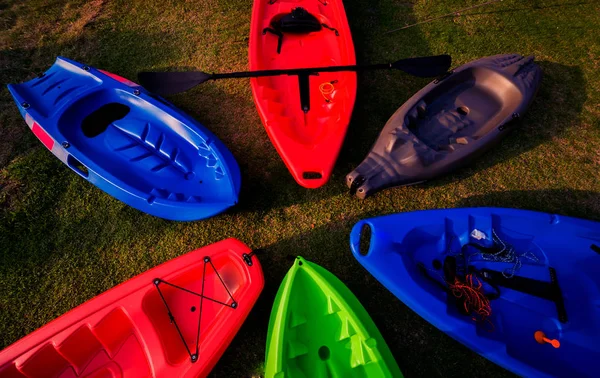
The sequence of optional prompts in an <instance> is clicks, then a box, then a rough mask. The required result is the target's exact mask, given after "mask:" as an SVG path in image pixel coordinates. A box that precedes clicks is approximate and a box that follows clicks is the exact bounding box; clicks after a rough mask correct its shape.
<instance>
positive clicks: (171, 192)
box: [8, 57, 240, 220]
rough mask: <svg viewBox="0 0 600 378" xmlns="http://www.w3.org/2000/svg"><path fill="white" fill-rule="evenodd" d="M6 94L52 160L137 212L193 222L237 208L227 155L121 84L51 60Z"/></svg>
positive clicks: (210, 138) (204, 133) (235, 173)
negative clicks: (44, 68) (37, 74)
mask: <svg viewBox="0 0 600 378" xmlns="http://www.w3.org/2000/svg"><path fill="white" fill-rule="evenodd" d="M8 89H9V91H10V93H11V94H12V96H13V97H14V100H15V102H16V104H17V106H18V108H19V111H20V112H21V115H22V116H23V118H25V121H26V122H27V125H29V127H30V128H31V129H32V132H33V133H34V134H35V135H36V136H37V137H38V138H39V139H40V140H41V141H42V143H43V144H44V145H45V146H46V147H47V148H48V149H49V150H50V151H51V152H52V153H53V154H54V155H55V156H56V157H57V158H59V159H60V160H61V161H62V162H63V163H65V164H67V165H68V166H69V167H70V168H71V169H72V170H73V171H75V172H76V173H77V174H78V175H80V176H82V177H83V178H85V179H86V180H88V181H89V182H91V183H92V184H94V185H96V186H97V187H98V188H100V189H102V190H103V191H105V192H106V193H108V194H110V195H112V196H113V197H115V198H117V199H119V200H121V201H123V202H125V203H126V204H128V205H130V206H133V207H135V208H136V209H138V210H141V211H143V212H146V213H148V214H152V215H155V216H157V217H161V218H167V219H173V220H197V219H203V218H208V217H210V216H213V215H215V214H218V213H220V212H222V211H224V210H225V209H227V208H228V207H230V206H233V205H234V204H236V203H237V200H238V193H239V190H240V172H239V167H238V165H237V162H236V161H235V159H234V158H233V155H231V153H230V152H229V150H227V148H226V147H225V146H224V145H223V144H222V143H221V142H220V141H219V140H217V139H216V137H215V136H214V135H213V134H212V133H211V132H210V131H208V130H207V129H206V128H205V127H203V126H202V125H200V124H199V123H197V122H195V121H194V120H192V119H191V118H190V117H189V116H187V115H185V114H183V113H182V112H181V111H179V110H177V109H175V108H174V107H173V105H171V104H170V103H168V102H166V101H165V100H164V99H162V98H160V97H157V96H155V95H153V94H151V93H149V92H147V91H146V90H145V89H144V88H142V87H140V86H138V85H136V84H135V83H133V82H131V81H129V80H127V79H124V78H121V77H119V76H117V75H114V74H111V73H108V72H105V71H101V70H97V69H95V68H92V67H88V66H85V65H83V64H80V63H77V62H74V61H71V60H68V59H66V58H62V57H59V58H57V59H56V62H55V63H54V65H53V66H52V67H50V69H49V70H48V71H46V73H45V74H44V75H43V76H40V77H38V78H35V79H33V80H31V81H28V82H26V83H23V84H10V85H9V86H8Z"/></svg>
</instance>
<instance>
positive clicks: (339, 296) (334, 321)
mask: <svg viewBox="0 0 600 378" xmlns="http://www.w3.org/2000/svg"><path fill="white" fill-rule="evenodd" d="M265 375H266V377H351V376H352V377H365V376H373V377H392V376H393V377H399V376H401V375H402V374H401V373H400V370H399V369H398V367H397V365H396V362H395V361H394V359H393V357H392V355H391V352H390V351H389V349H388V348H387V345H386V344H385V341H384V340H383V338H382V336H381V334H380V333H379V331H378V330H377V328H376V326H375V324H374V323H373V321H372V320H371V318H370V317H369V316H368V314H367V312H366V311H365V309H364V308H363V307H362V305H361V304H360V303H359V302H358V300H357V299H356V297H354V295H353V294H352V293H351V292H350V291H349V290H348V288H347V287H346V286H344V284H343V283H342V282H341V281H339V280H338V279H337V278H336V277H335V276H333V275H332V274H331V273H329V272H328V271H326V270H325V269H323V268H321V267H319V266H318V265H316V264H313V263H310V262H308V261H306V260H304V259H303V258H301V257H298V258H297V259H296V262H295V263H294V265H293V266H292V268H291V269H290V271H289V272H288V274H287V275H286V277H285V278H284V280H283V282H282V284H281V286H280V289H279V291H278V293H277V297H276V299H275V303H274V305H273V311H272V313H271V320H270V323H269V333H268V339H267V362H266V373H265Z"/></svg>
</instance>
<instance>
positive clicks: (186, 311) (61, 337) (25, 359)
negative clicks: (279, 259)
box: [0, 239, 264, 378]
mask: <svg viewBox="0 0 600 378" xmlns="http://www.w3.org/2000/svg"><path fill="white" fill-rule="evenodd" d="M263 285H264V278H263V273H262V269H261V266H260V263H259V262H258V260H257V259H256V258H255V257H253V255H252V252H251V250H250V249H249V248H248V247H247V246H246V245H245V244H243V243H242V242H240V241H238V240H236V239H227V240H223V241H221V242H218V243H215V244H212V245H209V246H207V247H204V248H200V249H197V250H195V251H192V252H190V253H187V254H185V255H183V256H181V257H179V258H176V259H174V260H172V261H169V262H166V263H164V264H162V265H160V266H158V267H156V268H154V269H151V270H149V271H147V272H145V273H142V274H140V275H139V276H137V277H134V278H132V279H130V280H129V281H127V282H125V283H123V284H121V285H119V286H117V287H114V288H112V289H110V290H109V291H107V292H105V293H103V294H101V295H99V296H97V297H96V298H94V299H92V300H90V301H88V302H86V303H84V304H82V305H81V306H79V307H77V308H75V309H73V310H71V311H70V312H68V313H66V314H65V315H63V316H61V317H59V318H58V319H55V320H54V321H52V322H50V323H48V324H46V325H45V326H43V327H42V328H40V329H38V330H36V331H35V332H33V333H31V334H29V335H28V336H26V337H24V338H23V339H21V340H19V341H17V342H16V343H15V344H13V345H11V346H9V347H8V348H6V349H4V350H3V351H2V352H0V377H1V378H8V377H10V378H15V377H28V378H31V377H60V378H67V377H96V378H100V377H203V376H206V375H207V374H208V373H209V372H210V370H211V369H212V368H213V367H214V365H215V364H216V362H217V361H218V360H219V358H220V357H221V355H222V354H223V352H224V351H225V349H226V348H227V346H228V345H229V343H230V342H231V340H232V339H233V337H234V336H235V334H236V333H237V331H238V330H239V328H240V326H241V325H242V323H243V322H244V320H245V319H246V317H247V316H248V314H249V312H250V310H251V309H252V306H253V305H254V303H255V302H256V300H257V298H258V296H259V294H260V292H261V290H262V288H263Z"/></svg>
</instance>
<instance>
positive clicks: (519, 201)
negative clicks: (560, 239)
mask: <svg viewBox="0 0 600 378" xmlns="http://www.w3.org/2000/svg"><path fill="white" fill-rule="evenodd" d="M481 206H491V207H514V208H517V209H525V210H536V211H542V212H546V213H555V214H560V215H567V216H572V217H578V218H587V219H591V220H600V193H598V192H592V191H589V190H575V189H545V190H514V191H507V192H491V193H486V194H482V195H478V196H473V197H469V198H465V199H463V200H461V201H460V202H459V203H458V207H481Z"/></svg>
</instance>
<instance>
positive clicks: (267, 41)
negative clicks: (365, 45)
mask: <svg viewBox="0 0 600 378" xmlns="http://www.w3.org/2000/svg"><path fill="white" fill-rule="evenodd" d="M249 60H250V70H268V69H285V68H305V67H325V66H335V65H353V64H355V63H356V58H355V56H354V45H353V43H352V36H351V34H350V28H349V26H348V21H347V19H346V13H345V11H344V6H343V4H342V1H341V0H255V1H254V6H253V10H252V23H251V25H250V56H249ZM250 82H251V86H252V93H253V95H254V102H255V104H256V107H257V109H258V113H259V114H260V117H261V119H262V122H263V124H264V125H265V128H266V129H267V133H268V134H269V137H270V138H271V141H272V142H273V144H274V145H275V148H276V149H277V152H279V155H281V158H282V159H283V161H284V162H285V164H286V165H287V167H288V169H289V170H290V172H291V173H292V175H293V176H294V179H295V180H296V181H297V182H298V183H299V184H300V185H302V186H304V187H306V188H318V187H320V186H322V185H323V184H325V183H326V182H327V180H328V179H329V177H330V175H331V171H332V169H333V166H334V164H335V161H336V159H337V156H338V154H339V152H340V148H341V146H342V142H343V141H344V137H345V135H346V129H347V128H348V123H349V122H350V116H351V114H352V109H353V107H354V100H355V99H356V73H354V72H330V73H320V74H319V75H311V76H306V77H304V78H303V77H302V76H300V77H298V76H273V77H262V78H255V79H251V81H250Z"/></svg>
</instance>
